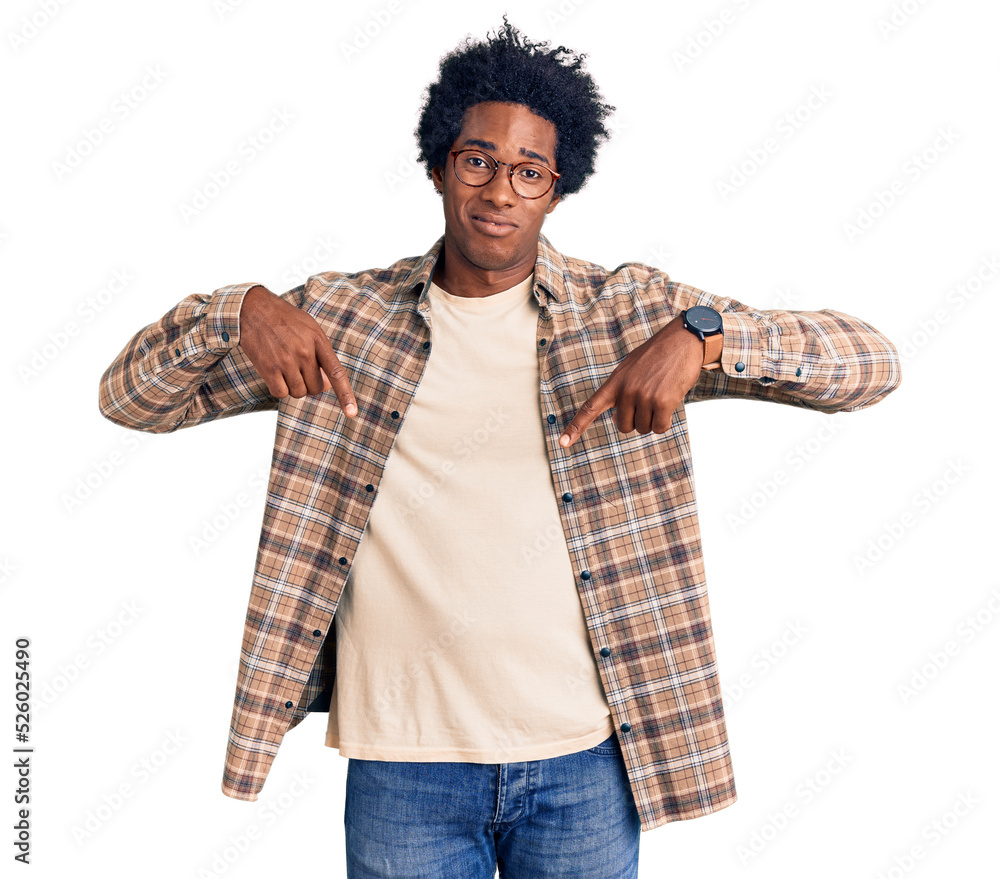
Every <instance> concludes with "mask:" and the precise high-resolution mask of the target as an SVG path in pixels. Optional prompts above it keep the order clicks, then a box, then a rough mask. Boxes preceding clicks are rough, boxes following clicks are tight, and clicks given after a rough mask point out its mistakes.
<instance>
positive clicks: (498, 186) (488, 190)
mask: <svg viewBox="0 0 1000 879" xmlns="http://www.w3.org/2000/svg"><path fill="white" fill-rule="evenodd" d="M480 192H482V194H483V198H484V199H486V200H487V201H489V202H492V203H493V204H495V205H508V206H510V205H515V204H517V202H518V200H519V196H518V194H517V193H516V192H514V187H513V186H512V185H511V181H510V172H509V171H508V169H507V166H506V165H501V166H500V167H499V168H497V172H496V174H494V175H493V179H492V180H491V181H490V182H489V183H487V184H486V185H485V186H483V187H482V188H481V189H480Z"/></svg>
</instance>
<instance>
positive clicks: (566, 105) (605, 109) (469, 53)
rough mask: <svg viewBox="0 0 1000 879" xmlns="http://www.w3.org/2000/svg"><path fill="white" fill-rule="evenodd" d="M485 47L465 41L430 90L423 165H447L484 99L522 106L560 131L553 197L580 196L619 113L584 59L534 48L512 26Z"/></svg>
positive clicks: (422, 129)
mask: <svg viewBox="0 0 1000 879" xmlns="http://www.w3.org/2000/svg"><path fill="white" fill-rule="evenodd" d="M503 21H504V24H503V27H502V28H499V29H498V30H497V32H496V33H495V34H494V35H493V36H492V37H491V36H490V35H489V34H487V39H486V41H485V42H475V41H473V40H472V38H471V37H467V38H466V39H465V41H464V42H462V43H460V44H459V46H458V47H457V48H456V49H455V50H454V51H453V52H451V53H449V54H447V55H445V56H444V57H443V58H442V59H441V67H440V75H439V78H438V81H437V82H435V83H432V84H431V85H429V86H428V87H427V88H426V89H425V92H424V94H425V100H424V104H423V108H422V110H421V113H420V122H419V123H418V125H417V128H416V130H415V131H414V134H415V135H416V137H417V143H418V144H419V146H420V161H421V162H422V163H423V164H424V166H425V167H426V169H427V176H428V177H430V176H431V169H433V168H434V167H436V166H440V167H442V168H443V167H444V166H445V164H446V161H447V158H448V151H449V150H450V149H451V146H452V144H453V143H454V142H455V139H456V138H457V137H458V135H459V133H460V132H461V130H462V119H463V117H464V116H465V111H466V110H467V109H468V108H469V107H471V106H473V105H474V104H479V103H482V102H483V101H499V102H503V103H511V104H523V105H524V106H526V107H527V108H528V109H529V110H531V111H532V112H533V113H535V114H536V115H538V116H541V117H542V118H543V119H547V120H548V121H549V122H551V123H552V124H553V125H554V126H555V128H556V170H558V171H559V173H560V174H561V175H562V176H560V178H559V180H558V181H556V187H555V191H556V193H558V194H559V195H560V196H566V195H569V194H571V193H574V192H578V191H579V190H580V188H581V187H582V186H583V184H584V183H585V182H586V180H587V178H588V177H589V176H590V175H591V174H592V173H593V171H594V159H595V157H596V155H597V147H598V146H599V145H600V143H602V142H603V141H605V140H607V139H608V137H609V136H610V133H609V132H608V130H607V129H606V128H605V127H604V120H605V119H606V118H607V117H608V116H609V115H610V114H611V113H612V112H613V111H614V109H615V108H614V107H612V106H611V105H610V104H606V103H604V102H603V99H602V96H601V94H600V92H599V91H598V89H597V85H596V83H595V82H594V80H593V79H592V78H591V76H590V74H589V73H587V72H586V71H585V70H584V69H583V60H584V58H586V57H587V56H586V55H583V54H579V55H578V54H574V53H573V52H571V51H570V50H569V49H567V48H566V47H565V46H559V47H558V48H556V49H552V48H550V43H549V42H542V43H533V42H531V41H530V40H528V39H527V38H526V37H524V35H523V34H521V33H520V32H519V31H518V30H517V28H515V27H514V26H513V25H512V24H510V22H508V21H507V16H506V15H505V16H504V19H503Z"/></svg>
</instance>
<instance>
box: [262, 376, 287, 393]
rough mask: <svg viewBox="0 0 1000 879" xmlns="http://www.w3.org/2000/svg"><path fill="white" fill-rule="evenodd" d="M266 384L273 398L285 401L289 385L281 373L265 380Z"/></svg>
mask: <svg viewBox="0 0 1000 879" xmlns="http://www.w3.org/2000/svg"><path fill="white" fill-rule="evenodd" d="M265 382H266V383H267V389H268V391H269V392H270V393H271V396H272V397H277V398H278V399H279V400H283V399H284V398H285V397H287V396H288V385H287V384H286V383H285V378H284V376H283V375H282V374H281V373H280V372H279V373H278V374H277V376H275V377H274V378H272V379H265Z"/></svg>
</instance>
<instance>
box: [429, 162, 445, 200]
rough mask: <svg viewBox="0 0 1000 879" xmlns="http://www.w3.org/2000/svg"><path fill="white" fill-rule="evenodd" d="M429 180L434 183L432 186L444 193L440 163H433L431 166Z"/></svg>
mask: <svg viewBox="0 0 1000 879" xmlns="http://www.w3.org/2000/svg"><path fill="white" fill-rule="evenodd" d="M431 180H432V181H433V183H434V188H435V189H436V190H437V191H438V192H440V193H441V194H442V195H443V194H444V171H443V169H442V168H441V166H440V165H435V166H434V167H433V168H431Z"/></svg>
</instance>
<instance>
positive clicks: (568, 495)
mask: <svg viewBox="0 0 1000 879" xmlns="http://www.w3.org/2000/svg"><path fill="white" fill-rule="evenodd" d="M563 500H564V501H566V503H569V502H570V501H571V500H573V493H572V492H570V491H567V492H565V493H564V494H563Z"/></svg>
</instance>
